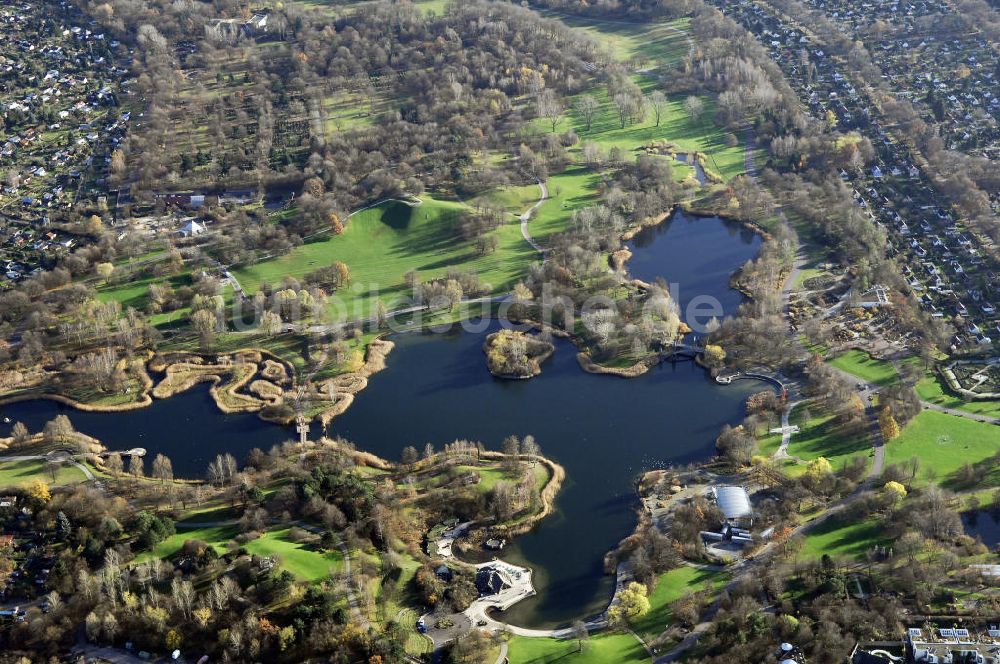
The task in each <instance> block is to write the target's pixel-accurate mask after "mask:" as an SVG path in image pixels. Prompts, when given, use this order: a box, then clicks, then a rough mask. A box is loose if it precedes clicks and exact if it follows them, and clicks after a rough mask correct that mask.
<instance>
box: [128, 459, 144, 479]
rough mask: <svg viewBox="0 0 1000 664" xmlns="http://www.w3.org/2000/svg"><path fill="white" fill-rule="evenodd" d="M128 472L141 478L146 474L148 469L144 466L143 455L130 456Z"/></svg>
mask: <svg viewBox="0 0 1000 664" xmlns="http://www.w3.org/2000/svg"><path fill="white" fill-rule="evenodd" d="M128 474H129V475H131V476H132V477H134V478H136V479H139V478H141V477H143V476H144V475H145V474H146V471H145V469H144V468H143V461H142V457H141V456H139V455H138V454H133V455H132V456H130V457H129V458H128Z"/></svg>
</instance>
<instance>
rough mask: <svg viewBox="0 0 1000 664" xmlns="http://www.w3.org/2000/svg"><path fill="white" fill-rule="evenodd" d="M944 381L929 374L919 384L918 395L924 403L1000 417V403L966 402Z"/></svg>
mask: <svg viewBox="0 0 1000 664" xmlns="http://www.w3.org/2000/svg"><path fill="white" fill-rule="evenodd" d="M943 383H944V379H943V378H941V377H940V376H938V375H936V374H931V373H928V374H927V376H925V377H924V378H922V379H920V381H919V382H918V383H917V394H919V395H920V398H921V399H923V400H924V401H929V402H931V403H933V404H937V405H939V406H944V407H945V408H954V409H956V410H962V411H965V412H967V413H975V414H976V415H986V416H987V417H1000V401H965V400H963V399H962V398H961V397H958V396H955V395H954V394H952V393H951V392H950V391H949V390H948V389H947V387H946V386H945V385H944V384H943Z"/></svg>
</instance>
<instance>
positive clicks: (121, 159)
mask: <svg viewBox="0 0 1000 664" xmlns="http://www.w3.org/2000/svg"><path fill="white" fill-rule="evenodd" d="M111 172H112V173H114V174H115V175H122V174H124V173H125V153H124V152H122V151H121V150H115V151H114V152H112V153H111Z"/></svg>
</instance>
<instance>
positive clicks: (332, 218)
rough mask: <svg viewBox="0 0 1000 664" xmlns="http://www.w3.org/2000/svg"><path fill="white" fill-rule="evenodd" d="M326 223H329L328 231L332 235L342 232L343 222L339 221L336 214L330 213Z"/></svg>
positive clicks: (338, 216)
mask: <svg viewBox="0 0 1000 664" xmlns="http://www.w3.org/2000/svg"><path fill="white" fill-rule="evenodd" d="M327 221H329V222H330V230H331V231H332V232H333V234H334V235H340V234H341V233H343V232H344V222H343V221H341V220H340V215H339V214H337V213H336V212H332V211H331V212H330V214H328V215H327Z"/></svg>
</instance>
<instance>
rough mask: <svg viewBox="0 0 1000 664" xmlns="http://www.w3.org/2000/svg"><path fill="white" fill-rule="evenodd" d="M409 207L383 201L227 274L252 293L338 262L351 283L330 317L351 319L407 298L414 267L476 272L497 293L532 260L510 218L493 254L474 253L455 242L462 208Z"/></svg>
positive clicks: (425, 274)
mask: <svg viewBox="0 0 1000 664" xmlns="http://www.w3.org/2000/svg"><path fill="white" fill-rule="evenodd" d="M423 201H424V202H423V204H422V205H420V206H418V207H415V208H414V207H410V206H408V205H404V204H402V203H395V202H390V203H384V204H382V205H380V206H378V207H375V208H371V209H368V210H365V211H363V212H360V213H358V214H356V215H354V216H352V217H351V219H350V221H349V222H348V224H347V228H346V230H345V231H344V233H343V234H342V235H338V236H328V237H324V238H323V239H320V240H317V241H315V242H310V243H308V244H305V245H303V246H301V247H297V248H296V249H294V250H292V251H291V252H289V253H287V254H285V255H283V256H279V257H277V258H273V259H271V260H267V261H264V262H261V263H258V264H256V265H249V266H244V267H240V268H238V269H236V270H234V273H235V274H236V276H237V278H238V279H239V281H240V284H241V285H242V286H243V288H244V289H245V290H246V291H247V292H249V293H253V292H255V291H256V290H257V289H258V288H259V287H260V285H261V284H262V283H264V282H269V283H273V284H280V282H281V280H282V278H283V277H285V276H286V275H288V276H293V277H297V278H301V277H302V276H303V275H304V274H306V273H307V272H311V271H312V270H315V269H316V268H318V267H322V266H326V265H330V264H332V263H333V262H334V261H338V260H339V261H343V262H344V263H346V264H347V266H348V267H349V268H350V271H351V281H352V283H351V286H350V287H348V288H344V289H341V290H340V291H339V292H338V293H337V294H336V295H335V296H334V297H333V298H331V300H332V303H331V308H332V309H333V312H334V313H337V314H339V315H341V316H343V315H346V316H348V317H350V318H357V317H363V316H366V315H368V314H369V313H370V311H371V309H372V307H373V306H374V303H375V301H376V300H377V299H379V298H381V299H382V301H383V302H385V303H386V305H387V306H388V307H390V308H392V307H393V306H395V305H398V304H400V303H402V302H403V300H404V298H405V297H407V296H409V292H408V289H407V288H406V285H405V283H404V275H405V274H406V273H407V272H408V271H409V270H417V271H418V272H419V273H420V276H421V278H422V279H423V280H425V281H426V280H428V279H431V278H437V277H443V276H445V274H446V273H447V271H448V269H449V268H457V269H460V270H471V271H474V272H476V273H477V274H478V275H479V277H480V280H481V282H482V283H484V284H489V285H491V286H492V289H493V292H504V291H506V290H509V289H510V288H511V287H513V285H514V283H516V282H517V280H518V279H519V278H521V276H522V275H523V274H524V273H525V271H526V270H527V267H528V265H530V264H531V263H532V262H533V261H535V260H537V259H538V254H537V252H535V251H534V250H533V249H532V248H531V247H530V246H529V245H528V244H527V243H526V242H525V241H524V240H523V238H522V237H521V232H520V225H519V222H518V221H517V220H516V219H513V218H512V219H510V220H509V221H508V222H506V223H505V224H504V225H503V226H501V227H500V229H499V230H497V231H496V234H497V237H498V238H499V240H500V244H499V247H498V249H497V251H495V252H494V253H492V254H490V255H488V256H480V255H479V254H478V253H477V252H476V249H475V246H474V245H473V243H472V242H467V241H463V240H461V239H460V238H459V237H458V234H457V229H456V223H457V221H458V216H459V213H460V212H461V211H462V210H463V209H464V205H463V204H461V203H457V202H451V201H441V200H436V199H434V198H431V197H429V196H424V197H423Z"/></svg>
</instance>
